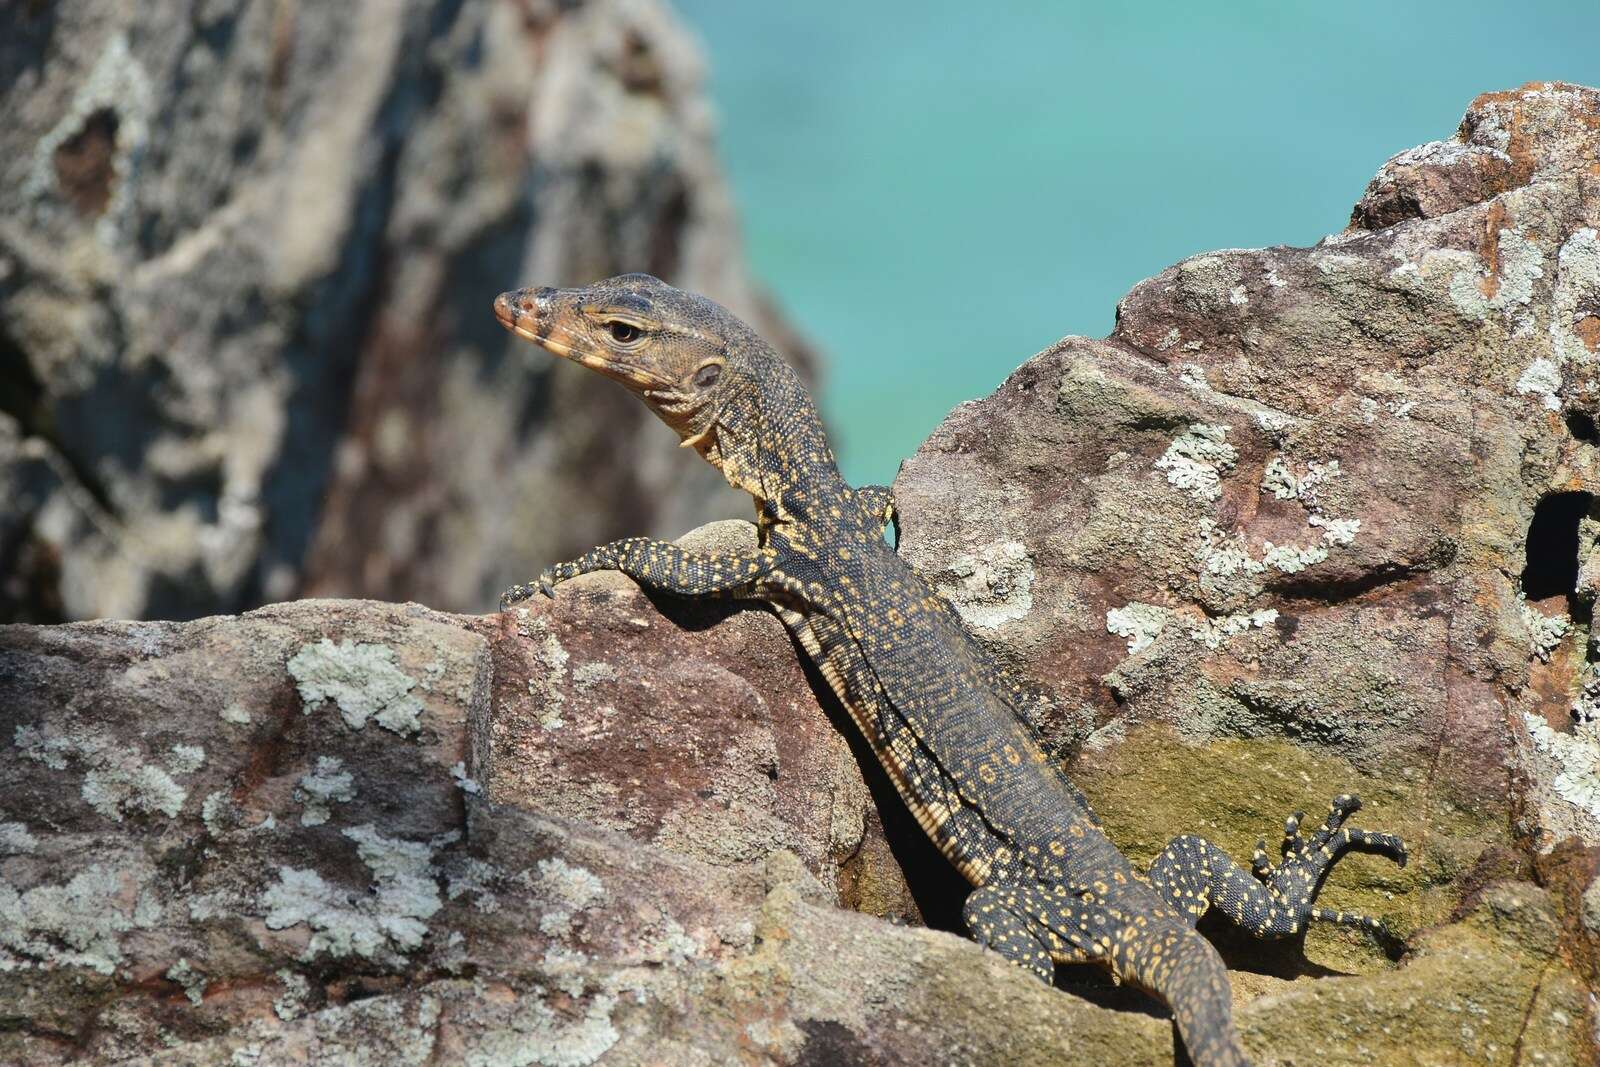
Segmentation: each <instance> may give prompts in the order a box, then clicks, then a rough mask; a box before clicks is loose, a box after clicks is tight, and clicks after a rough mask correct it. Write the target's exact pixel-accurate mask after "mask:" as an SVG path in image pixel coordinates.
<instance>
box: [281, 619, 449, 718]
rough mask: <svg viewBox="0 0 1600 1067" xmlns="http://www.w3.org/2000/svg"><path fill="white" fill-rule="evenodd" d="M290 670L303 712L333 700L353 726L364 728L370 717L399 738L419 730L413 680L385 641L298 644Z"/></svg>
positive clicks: (328, 641) (325, 641)
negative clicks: (302, 702)
mask: <svg viewBox="0 0 1600 1067" xmlns="http://www.w3.org/2000/svg"><path fill="white" fill-rule="evenodd" d="M288 669H289V674H290V676H291V677H293V678H294V680H295V682H296V683H297V685H298V687H299V689H300V699H301V700H302V701H304V702H305V707H304V709H303V710H304V711H305V713H306V714H307V715H309V714H310V713H311V709H312V708H313V707H314V706H315V705H318V704H321V703H322V702H323V701H326V700H331V701H333V702H334V703H335V704H336V705H337V706H338V708H339V715H340V717H341V718H343V719H344V723H345V725H346V726H348V727H350V729H352V730H360V729H362V728H363V727H365V726H366V725H367V720H369V719H374V720H376V721H377V723H378V725H379V726H382V727H383V728H384V729H386V730H392V731H393V732H395V733H397V734H401V735H403V736H405V735H411V734H415V733H417V731H419V730H420V729H421V728H422V724H421V722H420V721H419V719H418V716H420V715H421V713H422V703H421V701H419V700H418V699H417V698H416V697H414V696H412V695H411V690H412V689H414V688H416V685H417V680H416V679H415V678H413V677H411V676H410V675H408V674H406V673H405V672H404V671H402V670H401V669H400V668H399V666H398V664H397V660H396V657H395V653H394V650H393V649H392V648H389V647H388V646H387V645H377V644H365V643H361V642H356V641H351V640H348V639H347V640H344V641H341V642H340V643H339V644H334V643H333V642H332V641H331V640H329V639H328V638H326V637H324V638H323V639H322V640H321V641H318V642H315V643H312V644H306V645H303V646H301V648H300V651H299V652H297V653H295V655H294V656H293V657H292V658H291V659H290V660H289V664H288Z"/></svg>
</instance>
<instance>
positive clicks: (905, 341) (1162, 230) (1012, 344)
mask: <svg viewBox="0 0 1600 1067" xmlns="http://www.w3.org/2000/svg"><path fill="white" fill-rule="evenodd" d="M980 6H981V5H976V4H972V3H970V2H968V3H946V2H929V0H924V2H920V3H911V2H908V0H885V2H876V0H874V2H866V3H856V4H851V5H849V6H843V5H838V6H836V5H830V4H783V3H765V2H762V0H679V3H678V7H679V10H680V11H681V12H682V13H683V14H684V15H685V16H687V19H688V21H689V23H690V24H691V25H692V26H693V27H694V28H695V29H696V30H697V31H698V32H699V34H700V35H701V37H702V39H703V40H704V42H705V44H706V45H707V49H708V52H709V56H710V61H711V76H712V93H713V98H714V100H715V102H716V105H717V107H718V110H719V112H720V116H721V129H722V136H721V147H722V153H723V157H724V159H725V161H726V164H727V167H728V170H729V171H730V173H731V175H732V180H733V185H734V191H735V195H736V197H737V199H738V201H739V204H740V209H741V213H742V215H743V219H744V227H745V234H746V238H747V241H748V245H749V250H750V256H751V259H752V261H753V265H754V267H755V270H756V273H757V275H758V276H759V277H760V278H761V279H762V280H763V281H765V282H766V283H767V284H768V285H769V286H770V287H771V288H772V289H773V290H774V291H775V292H776V293H777V295H778V297H779V298H780V300H781V301H782V302H783V304H784V305H785V307H786V308H787V309H788V310H789V312H790V313H791V314H792V315H793V317H794V318H795V319H796V320H797V321H798V323H799V325H800V326H801V328H803V329H804V330H805V331H806V332H807V333H808V334H809V335H810V336H811V337H813V338H814V339H815V340H816V341H817V342H818V343H819V344H820V345H821V346H822V348H823V349H824V351H825V352H826V353H827V355H828V357H829V360H830V363H829V372H828V381H827V385H826V387H825V389H824V392H823V396H822V398H821V399H822V404H823V407H824V409H825V411H826V413H827V416H828V418H829V421H830V422H831V424H832V425H833V427H834V437H835V441H836V444H837V447H838V451H839V454H840V462H841V464H842V465H843V467H844V468H845V473H846V474H847V475H848V476H849V477H851V478H852V479H853V480H855V481H858V482H865V481H887V480H889V479H890V478H892V477H893V476H894V472H895V469H896V468H897V467H898V465H899V463H900V460H901V459H902V458H904V457H905V456H907V455H909V454H910V453H911V452H912V451H913V450H914V449H915V448H916V446H917V444H918V443H919V442H920V441H921V440H922V439H923V438H924V437H926V436H927V434H928V433H929V431H931V430H932V429H933V427H934V426H935V425H937V424H938V422H939V420H940V419H941V418H943V416H944V414H945V412H946V411H948V410H949V409H950V408H951V407H952V406H953V405H955V404H956V403H958V402H959V401H962V400H965V399H969V398H971V397H977V396H982V395H984V394H985V393H987V392H989V391H990V390H992V389H993V388H994V387H995V386H996V385H997V384H999V382H1000V380H1001V379H1002V378H1004V377H1005V375H1006V374H1007V373H1008V372H1009V371H1010V370H1011V369H1012V368H1013V367H1015V366H1016V365H1017V364H1019V363H1021V362H1022V361H1023V360H1024V359H1026V358H1027V357H1028V356H1030V355H1032V354H1033V353H1034V352H1036V351H1038V350H1039V349H1041V348H1044V347H1045V346H1047V345H1048V344H1050V343H1051V342H1052V341H1054V340H1055V339H1056V338H1058V337H1061V336H1063V335H1066V334H1085V335H1088V336H1102V335H1104V334H1105V333H1107V332H1108V331H1109V330H1110V329H1111V325H1112V318H1113V308H1114V305H1115V303H1116V301H1117V299H1118V298H1119V297H1120V296H1121V295H1122V294H1123V293H1125V292H1126V291H1127V290H1128V288H1129V287H1130V286H1132V285H1133V284H1134V283H1135V282H1137V281H1139V280H1140V279H1142V278H1146V277H1149V276H1150V275H1152V274H1155V273H1156V272H1158V271H1160V270H1161V269H1162V268H1164V267H1166V266H1167V265H1169V264H1171V263H1173V262H1175V261H1177V260H1179V259H1181V258H1183V257H1184V256H1187V255H1192V254H1194V253H1196V252H1201V251H1205V250H1208V249H1213V248H1226V247H1253V246H1261V245H1272V244H1310V243H1312V242H1315V241H1316V240H1317V239H1318V238H1320V237H1322V236H1323V235H1324V234H1327V233H1331V232H1334V231H1336V230H1339V229H1341V228H1342V227H1343V226H1344V224H1345V222H1346V221H1347V219H1348V218H1349V213H1350V207H1351V205H1352V204H1353V203H1354V202H1355V201H1356V199H1357V198H1358V197H1359V196H1360V195H1361V191H1362V189H1363V188H1364V187H1365V185H1366V182H1367V180H1368V179H1369V178H1371V176H1372V175H1373V173H1374V172H1375V171H1376V170H1377V168H1378V167H1379V165H1381V164H1382V163H1383V161H1384V160H1385V159H1387V158H1388V157H1389V156H1391V155H1393V154H1395V153H1396V152H1399V151H1402V150H1403V149H1406V148H1409V147H1411V146H1412V145H1415V144H1421V143H1422V142H1424V141H1431V140H1439V139H1443V138H1446V137H1449V136H1450V135H1451V134H1452V133H1453V132H1454V131H1455V127H1456V124H1457V123H1458V122H1459V121H1460V118H1461V114H1462V112H1463V111H1464V110H1465V109H1466V106H1467V104H1468V102H1469V101H1470V100H1471V99H1472V98H1473V96H1475V95H1476V94H1477V93H1479V92H1483V91H1487V90H1492V89H1504V88H1510V87H1513V86H1516V85H1520V84H1522V83H1523V82H1526V81H1531V80H1535V79H1540V80H1544V79H1561V80H1566V81H1577V82H1583V83H1586V84H1590V85H1594V84H1597V83H1600V3H1597V2H1595V0H1587V2H1578V0H1567V2H1554V0H1532V2H1527V0H1523V2H1519V3H1517V4H1515V5H1513V4H1503V3H1502V4H1490V3H1482V2H1476V0H1453V2H1449V3H1446V2H1441V0H1418V2H1407V0H1390V2H1387V3H1372V2H1364V0H1363V2H1345V3H1335V4H1328V3H1319V4H1310V3H1291V2H1282V0H1280V2H1277V3H1256V2H1235V3H1229V4H1193V3H1188V4H1181V3H1174V2H1166V0H1162V2H1156V3H1144V4H1136V5H1135V4H1128V5H1110V4H1096V5H1089V4H1043V3H1040V4H1027V3H1013V4H1005V5H993V8H992V10H993V12H1003V13H990V12H983V11H979V10H978V8H979V7H980ZM1512 10H1515V11H1517V12H1518V14H1517V15H1516V16H1515V17H1511V16H1509V15H1507V14H1506V12H1509V11H1512Z"/></svg>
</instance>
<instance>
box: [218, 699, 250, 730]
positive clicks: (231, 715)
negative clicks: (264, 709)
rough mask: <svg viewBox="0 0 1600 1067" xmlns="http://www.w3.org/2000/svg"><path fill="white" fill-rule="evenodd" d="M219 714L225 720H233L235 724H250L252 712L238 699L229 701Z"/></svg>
mask: <svg viewBox="0 0 1600 1067" xmlns="http://www.w3.org/2000/svg"><path fill="white" fill-rule="evenodd" d="M217 714H218V715H220V716H221V717H222V721H223V722H231V723H233V724H234V725H235V726H249V725H250V712H249V711H248V710H246V708H245V706H244V705H243V704H241V703H239V702H238V701H237V700H230V701H228V702H227V703H226V704H224V705H223V706H222V710H221V711H219V712H217Z"/></svg>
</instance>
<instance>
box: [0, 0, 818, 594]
mask: <svg viewBox="0 0 1600 1067" xmlns="http://www.w3.org/2000/svg"><path fill="white" fill-rule="evenodd" d="M0 86H3V87H4V88H3V91H0V219H4V220H5V221H4V224H3V225H0V560H4V561H6V565H5V566H4V567H0V619H7V620H16V619H22V620H29V621H58V620H61V619H67V618H88V617H97V616H110V617H138V616H146V617H157V618H192V617H196V616H199V615H204V614H207V613H213V612H219V611H238V610H241V609H243V608H246V607H250V606H253V605H255V604H258V603H261V602H262V601H263V600H276V599H283V598H286V597H289V596H293V595H308V594H310V595H334V594H340V595H350V594H358V593H359V594H364V595H369V596H378V597H382V598H385V599H392V600H406V599H416V600H421V601H425V602H427V603H430V604H433V605H435V606H438V607H442V608H455V609H462V610H482V609H484V608H486V607H489V606H491V605H492V604H493V603H494V598H495V596H496V595H498V593H499V591H500V589H502V588H504V587H505V586H507V585H510V584H511V583H513V582H515V581H519V580H521V579H523V578H525V577H526V576H527V575H528V574H530V573H536V572H537V570H538V568H539V567H540V566H542V564H543V561H545V560H546V559H549V558H552V557H564V556H566V555H570V554H573V553H575V552H577V551H581V550H583V549H586V548H588V547H589V546H590V545H591V544H593V543H595V542H596V541H599V540H605V539H607V538H609V537H611V536H614V535H615V533H616V531H618V530H619V529H630V530H635V531H638V530H645V529H657V530H660V531H661V532H664V533H676V532H678V531H680V530H682V529H684V528H685V527H686V526H689V525H693V524H694V523H695V522H697V521H700V520H702V519H703V518H704V517H709V516H710V515H714V514H717V513H719V512H723V511H726V510H727V509H728V508H729V507H730V504H731V503H732V501H733V497H732V495H731V493H730V492H729V491H728V490H727V489H726V487H725V486H723V485H722V483H721V481H720V480H719V479H717V478H716V476H715V475H714V474H713V473H712V472H710V471H709V470H706V469H705V468H704V465H703V464H699V463H697V462H696V461H695V460H694V458H693V457H692V456H688V455H685V454H676V453H674V452H673V450H672V448H671V443H672V442H673V440H674V439H673V437H672V435H671V434H670V433H668V432H667V431H665V430H664V429H663V428H662V427H660V426H659V425H657V424H656V422H655V420H653V419H651V418H649V416H648V415H647V414H646V413H645V412H644V411H643V409H641V408H639V407H638V405H637V404H633V403H631V402H629V401H628V400H627V398H626V397H621V396H619V395H617V394H616V392H615V390H613V389H610V388H607V387H606V383H603V382H600V381H598V380H597V379H594V377H593V376H592V375H587V374H585V373H583V372H582V371H581V370H580V369H579V368H576V367H566V366H559V365H558V364H557V362H556V361H551V360H545V361H534V362H532V363H530V362H529V361H528V360H527V358H526V355H525V353H523V352H520V351H518V350H517V349H515V347H514V346H513V343H512V342H511V341H510V339H509V338H508V337H507V335H506V334H505V332H504V331H503V330H501V329H500V327H499V326H498V325H497V324H496V323H495V321H494V318H493V316H492V315H491V314H490V312H489V300H490V299H491V298H492V297H493V295H494V294H495V293H497V292H499V291H501V290H503V289H505V288H506V287H508V286H510V285H513V284H517V283H518V282H519V280H521V281H530V280H535V279H542V280H546V281H561V282H567V283H570V282H575V281H581V280H584V279H592V278H597V277H605V276H608V275H611V274H616V273H620V272H622V271H624V270H649V271H652V272H654V273H656V274H659V275H661V276H663V277H666V278H668V279H671V280H674V281H676V282H678V283H679V284H682V285H685V286H689V287H691V288H694V289H697V290H701V291H705V292H707V293H710V294H713V295H714V296H716V297H717V298H718V299H720V300H723V301H725V302H726V303H728V304H729V305H730V306H732V307H735V308H738V309H739V310H740V312H741V313H742V314H744V315H746V316H748V317H749V318H751V320H752V321H754V322H756V323H758V324H759V325H760V326H761V327H762V328H763V330H764V331H765V332H768V334H769V336H772V337H773V338H774V340H776V341H778V342H779V343H780V344H781V346H782V347H784V348H786V349H787V350H788V351H789V352H790V353H791V354H794V355H797V356H800V357H801V358H802V359H803V358H805V353H804V351H803V346H801V345H800V344H799V343H798V342H797V340H796V338H795V337H794V336H793V334H792V332H791V331H789V330H788V329H786V328H785V327H784V325H783V324H782V322H781V321H779V319H778V317H777V316H776V315H775V314H773V313H772V312H771V311H770V310H769V309H768V308H767V307H766V306H765V303H764V301H763V299H762V297H761V296H760V294H759V293H758V292H756V291H755V290H754V288H753V286H752V284H751V282H750V281H749V279H748V277H747V275H746V273H745V269H744V266H743V262H742V258H741V255H740V252H739V250H738V241H737V236H736V226H735V223H734V219H733V212H732V206H731V201H730V198H729V195H728V193H727V190H726V188H725V186H724V183H723V180H722V177H721V174H720V170H719V168H718V165H717V163H716V157H715V153H714V151H713V145H712V133H711V122H710V118H709V114H708V106H707V102H706V99H705V94H704V90H703V87H702V66H701V62H700V58H699V52H698V49H697V48H696V46H695V45H694V44H693V42H692V41H690V40H689V39H688V37H687V35H686V34H685V32H684V31H683V30H682V29H681V28H680V27H679V26H678V24H677V22H676V20H675V18H674V17H672V16H671V15H670V13H669V12H667V10H666V9H665V8H664V6H663V5H661V4H660V3H656V2H654V0H591V2H587V3H576V4H575V3H562V4H556V3H547V2H543V0H535V2H520V0H465V2H454V0H404V2H390V0H361V2H353V3H337V4H306V3H299V4H294V3H284V4H270V3H267V4H262V3H246V2H244V0H224V2H221V3H208V4H204V5H200V6H199V7H194V5H185V4H146V3H138V2H133V0H68V2H62V3H51V4H21V5H10V6H8V10H7V12H6V17H5V41H4V43H3V44H0ZM553 412H559V413H560V416H561V417H560V418H559V420H556V419H552V418H551V417H550V413H553Z"/></svg>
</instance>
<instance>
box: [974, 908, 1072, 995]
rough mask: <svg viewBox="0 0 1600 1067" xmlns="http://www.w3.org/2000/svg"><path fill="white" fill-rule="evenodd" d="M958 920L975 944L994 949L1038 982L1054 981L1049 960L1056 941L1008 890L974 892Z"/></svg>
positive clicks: (1051, 959) (1053, 973)
mask: <svg viewBox="0 0 1600 1067" xmlns="http://www.w3.org/2000/svg"><path fill="white" fill-rule="evenodd" d="M961 917H962V918H963V919H964V920H966V923H967V929H968V930H971V931H972V937H973V940H975V941H977V942H978V944H980V945H983V946H984V947H985V948H991V949H994V951H996V952H998V953H1000V955H1002V956H1004V957H1005V958H1006V959H1008V960H1010V961H1011V962H1012V963H1014V964H1016V965H1017V966H1018V967H1021V968H1022V969H1023V970H1025V971H1028V972H1029V973H1031V974H1033V975H1034V976H1035V977H1037V978H1038V979H1039V980H1040V981H1043V982H1045V983H1049V982H1051V981H1053V980H1054V979H1055V974H1056V965H1055V960H1054V959H1053V958H1052V956H1051V944H1052V942H1053V941H1055V939H1054V938H1052V937H1050V936H1049V932H1048V931H1047V930H1046V929H1045V928H1044V927H1043V926H1042V925H1040V923H1039V922H1038V921H1037V920H1035V919H1033V918H1032V917H1031V916H1029V915H1028V913H1027V911H1026V909H1025V907H1024V906H1023V904H1022V902H1021V901H1019V900H1018V899H1017V897H1016V894H1015V893H1014V892H1012V891H1011V890H1010V889H1008V887H1006V886H1003V885H986V886H984V887H983V888H981V889H975V890H973V891H972V893H971V894H970V895H968V897H967V903H966V905H965V906H964V907H963V908H962V909H961Z"/></svg>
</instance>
